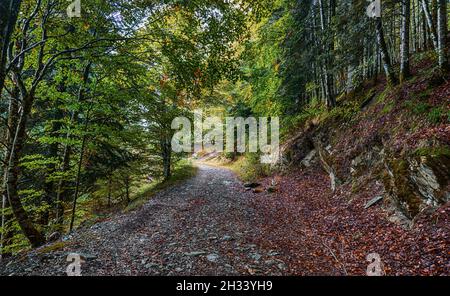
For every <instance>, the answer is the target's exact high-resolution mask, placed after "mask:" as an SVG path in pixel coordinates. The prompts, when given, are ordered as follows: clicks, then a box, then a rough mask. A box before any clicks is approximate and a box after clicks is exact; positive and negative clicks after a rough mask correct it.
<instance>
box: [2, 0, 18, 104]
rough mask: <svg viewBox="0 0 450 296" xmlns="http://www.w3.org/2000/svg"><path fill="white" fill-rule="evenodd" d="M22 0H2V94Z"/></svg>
mask: <svg viewBox="0 0 450 296" xmlns="http://www.w3.org/2000/svg"><path fill="white" fill-rule="evenodd" d="M21 2H22V0H2V1H0V96H1V94H2V90H3V86H4V84H5V79H6V75H7V73H6V62H7V59H6V57H7V52H8V46H9V43H10V39H11V34H12V32H13V30H14V27H15V26H16V22H17V16H18V14H19V9H20V4H21Z"/></svg>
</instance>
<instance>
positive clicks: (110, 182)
mask: <svg viewBox="0 0 450 296" xmlns="http://www.w3.org/2000/svg"><path fill="white" fill-rule="evenodd" d="M111 195H112V174H111V175H110V176H109V177H108V207H109V208H110V207H111V205H112V204H111Z"/></svg>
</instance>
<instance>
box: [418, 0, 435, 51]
mask: <svg viewBox="0 0 450 296" xmlns="http://www.w3.org/2000/svg"><path fill="white" fill-rule="evenodd" d="M421 1H422V10H423V13H424V15H425V21H426V23H427V26H428V30H429V31H430V37H431V41H432V42H433V47H434V49H435V50H436V51H437V50H438V39H437V36H436V28H435V26H434V23H433V19H432V17H431V13H430V7H429V6H428V2H427V0H421Z"/></svg>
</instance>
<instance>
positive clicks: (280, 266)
mask: <svg viewBox="0 0 450 296" xmlns="http://www.w3.org/2000/svg"><path fill="white" fill-rule="evenodd" d="M278 268H279V269H280V270H286V268H287V267H286V264H284V263H278Z"/></svg>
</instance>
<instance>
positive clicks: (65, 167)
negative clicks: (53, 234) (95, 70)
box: [56, 62, 92, 227]
mask: <svg viewBox="0 0 450 296" xmlns="http://www.w3.org/2000/svg"><path fill="white" fill-rule="evenodd" d="M91 66H92V63H91V62H88V63H87V65H86V66H85V68H84V70H83V83H84V84H83V85H82V86H80V88H79V89H78V98H77V101H78V103H81V102H82V101H83V100H84V87H85V86H86V84H87V83H88V80H89V74H90V71H91ZM78 114H79V112H78V111H74V112H73V113H72V115H71V118H70V123H71V124H76V122H77V120H78ZM71 138H72V133H71V132H70V131H68V132H67V135H66V139H67V140H69V139H71ZM71 154H72V146H71V145H70V144H66V145H65V146H64V152H63V162H62V166H61V172H62V173H65V172H68V171H69V169H70V157H71ZM66 183H67V182H66V181H65V180H63V179H61V180H60V181H59V182H58V189H57V192H56V204H57V209H56V223H57V225H59V226H60V227H62V224H63V222H64V204H63V202H64V201H66V200H68V191H67V190H66V188H65V187H66Z"/></svg>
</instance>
